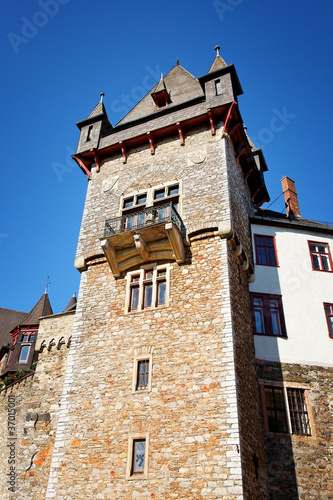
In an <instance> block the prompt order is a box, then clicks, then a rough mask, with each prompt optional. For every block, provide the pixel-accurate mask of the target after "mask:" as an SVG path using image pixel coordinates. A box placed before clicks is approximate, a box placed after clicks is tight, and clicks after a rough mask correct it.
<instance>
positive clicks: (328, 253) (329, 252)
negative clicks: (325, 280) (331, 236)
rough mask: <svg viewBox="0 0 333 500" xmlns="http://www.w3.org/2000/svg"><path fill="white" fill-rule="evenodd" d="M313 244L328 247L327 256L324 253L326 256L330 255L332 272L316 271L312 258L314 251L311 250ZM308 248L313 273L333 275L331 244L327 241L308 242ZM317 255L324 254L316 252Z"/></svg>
mask: <svg viewBox="0 0 333 500" xmlns="http://www.w3.org/2000/svg"><path fill="white" fill-rule="evenodd" d="M311 243H312V244H314V245H326V247H327V254H326V253H324V255H328V260H329V263H330V267H331V270H330V271H326V269H316V268H315V267H314V263H313V258H312V251H311V248H310V245H311ZM308 246H309V252H310V258H311V264H312V270H313V271H319V272H320V273H332V272H333V262H332V257H331V251H330V246H329V244H328V243H327V242H326V241H313V240H308ZM315 253H319V255H321V254H322V253H323V252H315Z"/></svg>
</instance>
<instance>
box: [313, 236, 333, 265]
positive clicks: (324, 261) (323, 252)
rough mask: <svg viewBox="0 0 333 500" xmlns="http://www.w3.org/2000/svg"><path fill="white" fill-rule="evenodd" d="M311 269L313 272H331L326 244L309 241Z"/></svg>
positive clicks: (328, 250)
mask: <svg viewBox="0 0 333 500" xmlns="http://www.w3.org/2000/svg"><path fill="white" fill-rule="evenodd" d="M308 243H309V249H310V255H311V262H312V269H314V270H315V271H327V272H331V271H332V258H331V253H330V249H329V246H328V244H327V243H317V242H315V241H309V242H308Z"/></svg>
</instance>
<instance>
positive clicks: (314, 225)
mask: <svg viewBox="0 0 333 500" xmlns="http://www.w3.org/2000/svg"><path fill="white" fill-rule="evenodd" d="M251 222H252V223H254V224H255V223H260V222H261V223H265V224H267V225H270V224H271V225H283V226H293V227H298V228H299V229H302V228H304V229H305V230H306V229H307V230H308V229H311V230H314V231H316V230H317V231H322V232H326V233H327V232H329V233H333V223H332V222H319V221H314V220H310V219H303V218H302V217H289V216H288V215H286V214H283V213H281V212H275V211H274V210H269V209H267V208H258V209H257V210H256V211H255V217H252V218H251Z"/></svg>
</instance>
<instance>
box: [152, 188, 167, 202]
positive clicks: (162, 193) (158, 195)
mask: <svg viewBox="0 0 333 500" xmlns="http://www.w3.org/2000/svg"><path fill="white" fill-rule="evenodd" d="M164 197H165V189H164V188H163V189H157V190H156V191H155V193H154V199H155V200H160V199H161V198H164Z"/></svg>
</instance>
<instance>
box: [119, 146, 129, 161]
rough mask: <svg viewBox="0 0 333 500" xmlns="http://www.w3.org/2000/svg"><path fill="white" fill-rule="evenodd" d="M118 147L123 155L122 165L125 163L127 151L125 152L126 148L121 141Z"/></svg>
mask: <svg viewBox="0 0 333 500" xmlns="http://www.w3.org/2000/svg"><path fill="white" fill-rule="evenodd" d="M119 146H120V149H121V154H122V155H123V163H127V156H126V153H127V151H126V146H125V144H124V143H123V141H120V142H119Z"/></svg>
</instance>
